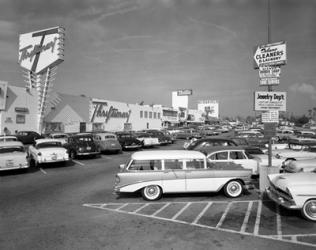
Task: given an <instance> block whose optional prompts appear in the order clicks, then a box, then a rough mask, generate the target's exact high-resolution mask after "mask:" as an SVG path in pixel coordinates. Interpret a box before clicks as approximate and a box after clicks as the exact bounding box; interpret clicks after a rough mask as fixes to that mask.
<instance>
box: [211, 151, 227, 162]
mask: <svg viewBox="0 0 316 250" xmlns="http://www.w3.org/2000/svg"><path fill="white" fill-rule="evenodd" d="M209 158H210V159H211V160H227V158H228V152H227V151H224V152H218V153H215V154H213V155H211V157H209Z"/></svg>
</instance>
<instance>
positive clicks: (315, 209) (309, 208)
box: [305, 201, 316, 218]
mask: <svg viewBox="0 0 316 250" xmlns="http://www.w3.org/2000/svg"><path fill="white" fill-rule="evenodd" d="M305 211H306V214H307V215H308V216H310V217H312V218H316V202H314V201H311V202H308V203H307V204H306V209H305Z"/></svg>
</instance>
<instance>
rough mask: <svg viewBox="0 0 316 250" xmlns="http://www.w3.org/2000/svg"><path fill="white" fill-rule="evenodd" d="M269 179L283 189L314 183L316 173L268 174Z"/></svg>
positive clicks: (315, 181)
mask: <svg viewBox="0 0 316 250" xmlns="http://www.w3.org/2000/svg"><path fill="white" fill-rule="evenodd" d="M269 179H270V181H271V182H272V183H273V185H274V186H276V187H278V188H280V189H282V190H283V191H286V188H290V187H298V186H315V185H316V173H295V174H274V175H269Z"/></svg>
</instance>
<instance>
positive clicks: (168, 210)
mask: <svg viewBox="0 0 316 250" xmlns="http://www.w3.org/2000/svg"><path fill="white" fill-rule="evenodd" d="M239 203H240V204H243V206H239V205H238V204H239ZM197 204H199V206H198V207H199V208H200V210H198V209H196V208H197V207H195V209H193V210H194V211H195V212H196V215H195V216H193V217H191V219H192V220H191V221H192V222H191V221H190V222H189V221H184V220H181V218H182V215H183V214H185V213H188V212H189V210H191V208H194V205H197ZM203 204H204V207H203V206H202V205H203ZM255 204H256V206H255ZM212 205H221V207H222V208H225V209H223V210H222V215H221V216H218V222H217V223H215V225H212V224H214V221H213V223H209V221H207V220H205V219H204V220H203V219H201V218H203V217H205V216H209V217H213V216H214V214H213V215H212V213H211V212H212V210H213V209H214V208H215V207H213V206H212ZM223 205H226V207H225V206H224V207H223ZM233 205H236V206H239V209H240V208H245V213H244V217H243V218H242V220H240V223H241V226H240V227H239V228H238V230H233V229H230V228H226V227H223V226H225V223H226V224H227V223H229V222H231V220H225V219H226V218H228V217H229V216H228V215H229V214H230V213H231V211H233V210H234V209H235V207H232V206H233ZM262 205H263V204H262V201H258V200H253V201H231V202H223V201H212V202H201V201H199V202H168V203H164V202H149V203H144V202H140V203H103V204H102V203H101V204H83V206H85V207H90V208H98V209H103V210H107V211H114V212H119V213H125V214H133V215H137V216H143V217H147V218H152V219H159V220H164V221H169V222H176V223H181V224H186V225H191V226H198V227H202V228H208V229H212V230H218V231H224V232H230V233H236V234H241V235H247V236H255V237H260V238H264V239H272V240H278V241H283V242H289V243H295V244H300V245H305V246H313V247H316V243H313V242H315V239H316V233H314V234H312V233H309V234H287V235H282V230H281V229H282V224H281V217H277V216H278V215H277V214H276V215H275V216H276V217H275V218H276V223H273V225H274V226H275V231H276V234H265V233H262V232H264V231H262V230H260V227H262V226H264V225H265V223H263V220H265V219H263V218H265V217H263V216H264V215H262V214H261V213H264V212H265V210H264V209H263V208H262ZM129 206H133V209H126V210H125V208H127V207H129ZM154 208H155V209H157V210H156V211H155V212H154V213H150V214H148V213H147V214H146V213H145V214H144V213H142V212H143V211H144V210H147V212H149V211H151V212H152V211H153V210H152V209H154ZM218 208H219V207H218ZM233 208H234V209H233ZM177 209H178V210H177ZM254 209H255V210H256V211H253V210H254ZM276 209H278V208H276ZM172 210H176V212H174V211H172ZM164 211H165V212H164ZM216 211H217V212H218V210H216ZM217 212H216V213H217ZM254 212H255V214H256V216H255V223H253V225H251V223H249V222H250V217H251V214H252V213H254ZM277 212H278V210H277ZM166 215H168V216H169V217H168V216H166ZM238 216H239V217H242V213H239V215H238ZM268 216H269V217H268V218H272V217H271V215H268ZM239 219H240V218H239ZM226 226H227V225H226ZM249 226H252V227H254V229H253V230H250V231H248V230H247V228H248V227H249ZM272 231H273V230H272ZM310 238H312V240H311V239H310Z"/></svg>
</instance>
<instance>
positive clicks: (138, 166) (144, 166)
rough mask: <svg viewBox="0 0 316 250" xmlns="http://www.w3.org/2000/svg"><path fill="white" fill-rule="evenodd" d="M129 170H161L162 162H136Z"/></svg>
mask: <svg viewBox="0 0 316 250" xmlns="http://www.w3.org/2000/svg"><path fill="white" fill-rule="evenodd" d="M128 170H146V171H152V170H156V171H157V170H161V161H159V160H134V161H133V162H132V163H131V165H130V166H129V168H128Z"/></svg>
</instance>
